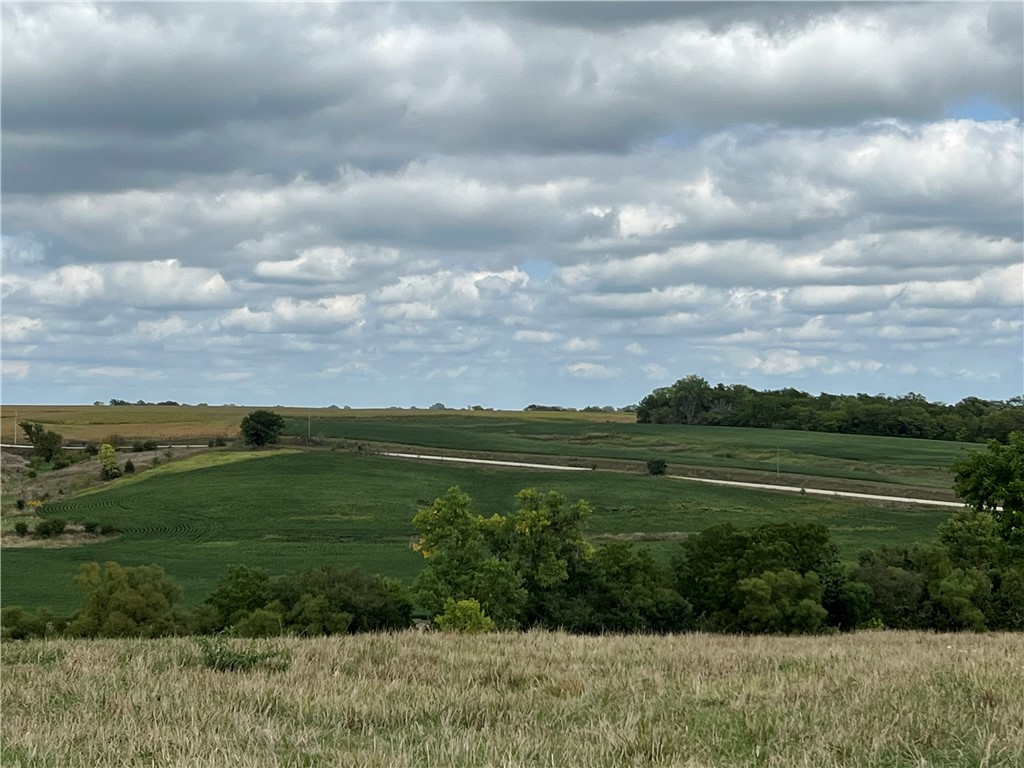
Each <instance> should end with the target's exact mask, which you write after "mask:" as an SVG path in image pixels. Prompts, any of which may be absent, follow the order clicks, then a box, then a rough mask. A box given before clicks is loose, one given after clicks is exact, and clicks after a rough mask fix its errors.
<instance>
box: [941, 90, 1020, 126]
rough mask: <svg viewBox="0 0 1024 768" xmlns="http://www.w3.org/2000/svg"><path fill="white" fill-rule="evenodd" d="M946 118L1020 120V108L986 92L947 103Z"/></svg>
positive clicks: (981, 120) (983, 120) (980, 120)
mask: <svg viewBox="0 0 1024 768" xmlns="http://www.w3.org/2000/svg"><path fill="white" fill-rule="evenodd" d="M945 113H946V117H947V118H954V119H957V120H977V121H978V122H985V121H989V120H1013V119H1015V118H1016V119H1017V120H1020V119H1021V117H1022V115H1021V109H1020V107H1019V106H1016V107H1015V106H1013V105H1010V104H1006V103H1004V102H1001V101H997V100H996V99H993V98H992V97H991V96H988V95H986V94H978V95H976V96H971V97H970V98H968V99H964V100H962V101H957V102H954V103H952V104H947V105H946V109H945Z"/></svg>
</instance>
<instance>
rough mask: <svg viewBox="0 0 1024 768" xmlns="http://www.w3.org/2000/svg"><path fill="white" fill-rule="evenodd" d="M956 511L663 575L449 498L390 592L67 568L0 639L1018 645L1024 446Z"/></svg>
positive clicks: (964, 479)
mask: <svg viewBox="0 0 1024 768" xmlns="http://www.w3.org/2000/svg"><path fill="white" fill-rule="evenodd" d="M953 472H954V475H955V487H956V488H957V491H958V493H960V495H961V497H962V498H963V499H964V501H965V502H966V503H967V506H965V508H964V509H963V510H959V511H957V512H955V513H953V514H952V515H951V516H950V518H949V520H948V521H947V522H946V523H945V524H943V525H942V526H940V528H939V531H938V535H937V537H936V538H935V540H933V541H931V542H926V543H919V544H915V545H912V546H909V547H883V548H881V549H877V550H870V551H867V552H863V553H862V554H861V555H860V556H859V558H858V559H857V562H856V564H845V563H843V562H842V561H841V560H840V558H839V554H838V550H837V548H836V546H835V544H834V543H833V542H832V540H831V538H830V536H829V532H828V530H827V528H825V527H824V526H822V525H814V524H809V525H803V524H800V525H797V524H789V523H777V524H767V525H761V526H758V527H755V528H748V529H743V528H738V527H736V526H734V525H731V524H725V525H716V526H713V527H711V528H708V529H706V530H704V531H702V532H700V533H698V534H696V535H693V536H691V537H689V538H687V539H685V540H684V541H683V542H682V543H681V545H680V548H679V552H678V554H677V556H676V557H675V558H674V559H673V560H672V562H671V565H669V566H662V565H659V564H658V563H656V562H655V561H654V560H653V558H652V557H651V554H650V552H649V551H648V550H647V549H646V548H644V547H642V546H637V545H635V544H632V543H630V542H625V541H608V542H603V543H601V544H600V545H599V546H597V547H596V548H595V547H593V546H592V545H591V544H590V543H589V542H588V541H587V540H586V538H585V537H584V535H583V528H584V526H585V523H586V521H587V519H588V517H589V515H590V507H589V505H588V504H587V503H586V502H584V501H577V502H575V503H569V502H568V501H567V500H566V499H565V497H564V496H561V495H560V494H558V493H556V492H549V493H539V492H538V491H536V490H533V489H525V490H523V491H520V493H519V494H518V495H517V507H516V509H515V510H514V511H513V512H511V513H509V514H506V515H499V514H493V515H491V516H490V517H484V516H482V515H478V514H476V513H475V512H474V511H473V508H472V501H471V499H470V498H469V496H467V495H466V494H465V493H463V492H462V491H461V490H459V488H457V487H453V488H450V489H449V490H448V492H447V493H446V494H445V495H444V496H442V497H440V498H438V499H435V500H434V502H433V504H432V505H431V506H429V507H425V508H422V509H420V510H419V512H418V513H417V514H416V516H415V518H414V519H413V524H414V526H415V527H416V530H417V531H418V533H419V535H418V537H417V539H416V542H415V545H414V548H415V549H416V550H417V551H418V552H419V553H420V554H421V555H422V556H423V557H424V568H423V570H422V571H421V572H420V574H419V575H418V576H417V577H416V579H415V580H414V582H413V584H412V587H411V588H409V589H407V588H406V587H404V586H403V585H402V584H401V583H399V582H398V581H396V580H394V579H388V578H384V577H379V576H370V575H367V574H364V573H362V572H361V571H358V570H352V571H338V570H336V569H334V568H332V567H324V568H316V569H310V570H304V571H299V572H296V573H291V574H286V575H282V576H271V575H270V574H268V573H267V572H266V571H263V570H261V569H259V568H250V567H246V566H232V567H231V568H229V569H228V572H227V575H226V577H225V578H224V579H223V580H221V582H220V583H219V584H218V585H217V586H216V588H215V589H214V590H213V592H212V593H211V594H210V595H209V596H208V597H207V598H206V599H205V600H204V601H203V602H202V603H201V604H200V605H199V606H197V607H196V608H194V609H192V610H187V609H185V608H184V607H183V606H182V605H181V594H182V593H181V588H180V587H179V586H178V585H177V584H176V583H175V582H174V580H173V579H171V578H170V577H169V576H168V575H167V574H166V573H165V572H164V571H163V570H162V569H161V568H158V567H156V566H138V567H122V566H120V565H118V564H117V563H107V564H105V565H104V566H100V565H99V564H97V563H89V564H86V565H83V566H82V567H81V568H80V570H79V572H78V575H77V576H76V578H75V581H76V583H77V585H78V586H79V588H81V589H82V590H83V592H84V601H83V603H82V605H81V607H80V608H79V609H78V610H77V611H76V612H75V613H74V614H73V615H72V616H69V617H58V616H55V615H54V614H53V613H52V612H50V611H47V610H45V609H44V610H41V611H38V612H35V613H33V612H30V611H26V610H24V609H23V608H21V607H18V606H6V607H4V608H3V611H2V617H0V627H2V637H3V638H4V639H23V638H30V637H43V636H54V635H66V636H71V637H157V636H161V635H172V634H211V633H217V632H222V631H224V630H225V629H228V628H230V629H231V631H232V632H234V633H236V634H238V635H242V636H251V637H256V636H268V635H280V634H296V635H322V634H339V633H346V632H366V631H380V630H393V629H401V628H404V627H408V626H410V625H411V624H412V622H413V609H414V605H418V606H419V608H420V609H421V610H423V611H424V612H425V613H426V616H427V617H428V618H429V619H430V621H431V622H432V623H433V625H434V626H436V627H438V628H441V629H448V630H460V631H466V632H476V631H487V630H490V629H504V630H511V629H525V628H530V627H541V628H549V629H563V630H567V631H570V632H577V633H591V634H596V633H606V632H617V633H630V632H646V633H666V632H685V631H693V630H702V631H708V632H729V633H748V634H763V633H771V634H813V633H822V632H839V631H849V630H854V629H863V628H894V629H932V630H940V631H959V630H969V631H983V630H1006V631H1018V632H1019V631H1024V432H1015V433H1014V434H1013V435H1011V436H1010V439H1009V445H1008V446H1003V445H1001V444H999V443H997V442H995V441H993V442H992V443H990V445H989V447H988V449H987V450H986V451H979V452H975V453H974V454H972V455H970V456H968V457H967V458H966V459H963V460H961V461H959V462H957V463H956V464H955V465H954V466H953Z"/></svg>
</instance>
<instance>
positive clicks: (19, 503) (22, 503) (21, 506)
mask: <svg viewBox="0 0 1024 768" xmlns="http://www.w3.org/2000/svg"><path fill="white" fill-rule="evenodd" d="M14 506H16V507H17V508H18V509H24V508H25V500H24V499H18V500H17V501H16V502H14Z"/></svg>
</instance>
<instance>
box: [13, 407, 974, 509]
mask: <svg viewBox="0 0 1024 768" xmlns="http://www.w3.org/2000/svg"><path fill="white" fill-rule="evenodd" d="M251 410H253V408H252V407H241V406H135V405H133V406H102V405H101V406H7V407H5V408H4V410H3V413H2V414H0V434H2V435H3V439H4V441H5V442H8V443H10V442H13V441H14V438H15V434H16V432H17V431H18V430H17V428H16V425H15V414H17V418H18V419H20V420H29V421H38V422H40V423H42V424H44V425H45V426H46V427H47V428H48V429H52V430H54V431H57V432H59V433H60V434H62V435H64V437H65V440H66V441H68V442H78V443H82V442H86V441H92V442H96V441H100V440H103V439H105V438H108V437H111V436H115V437H118V438H119V439H120V441H121V442H122V443H123V444H127V443H130V442H131V441H133V440H142V439H155V440H159V441H165V442H176V443H206V442H207V441H208V440H210V439H212V438H216V437H223V438H227V439H229V440H233V439H235V438H236V437H237V436H238V424H239V422H240V421H241V419H242V417H243V416H244V415H245V414H247V413H248V412H250V411H251ZM273 410H275V411H276V412H278V413H280V414H281V415H282V416H284V417H285V419H286V422H287V424H288V427H287V430H286V432H285V434H286V436H289V439H292V440H301V439H303V438H305V437H307V436H311V437H313V438H315V439H317V440H319V441H321V442H323V443H325V444H327V445H336V446H337V445H350V444H355V443H364V444H367V445H370V446H381V447H383V446H389V447H399V446H407V447H418V448H426V449H433V450H442V451H445V452H449V453H461V454H464V455H481V454H486V455H488V456H491V457H498V456H500V457H502V458H510V459H518V460H530V459H531V458H534V459H536V458H537V457H547V459H546V460H548V461H551V462H553V463H557V462H558V461H570V462H571V461H575V462H576V463H578V464H581V465H583V466H589V465H590V464H598V465H600V466H602V467H606V468H610V467H617V468H630V469H635V468H637V466H639V465H641V464H642V462H644V461H646V460H647V459H650V458H663V459H665V460H666V461H668V464H669V472H670V473H678V474H693V475H700V476H710V477H719V478H725V479H735V480H748V481H754V482H779V481H782V482H784V483H787V484H790V485H807V486H810V485H812V484H813V485H817V486H819V487H821V486H825V487H830V488H834V489H836V490H854V491H863V492H868V493H880V494H886V495H908V496H925V497H928V498H936V499H944V500H952V499H953V494H952V491H951V489H950V476H949V472H948V468H949V466H950V464H952V463H953V461H955V460H956V459H958V458H961V457H962V456H963V455H964V454H965V453H966V452H967V451H970V450H973V449H977V448H979V447H980V446H977V445H972V444H964V443H950V442H942V441H936V440H913V439H904V438H888V437H868V436H862V435H838V434H827V433H816V432H798V431H789V430H766V429H746V428H737V427H699V426H696V427H694V426H680V425H657V424H636V423H634V421H633V416H632V415H631V414H628V413H595V412H572V413H570V412H558V413H553V412H543V411H530V412H525V411H516V412H511V411H431V410H399V409H383V410H348V409H342V408H333V407H332V408H276V407H275V408H273ZM18 439H19V441H20V442H24V436H19V438H18Z"/></svg>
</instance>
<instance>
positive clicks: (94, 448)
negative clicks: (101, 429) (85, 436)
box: [84, 443, 100, 456]
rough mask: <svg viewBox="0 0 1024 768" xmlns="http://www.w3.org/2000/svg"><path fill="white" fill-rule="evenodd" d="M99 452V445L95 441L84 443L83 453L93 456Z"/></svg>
mask: <svg viewBox="0 0 1024 768" xmlns="http://www.w3.org/2000/svg"><path fill="white" fill-rule="evenodd" d="M99 452H100V447H99V446H98V445H96V443H86V444H85V450H84V453H85V455H86V456H95V455H96V454H97V453H99Z"/></svg>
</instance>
